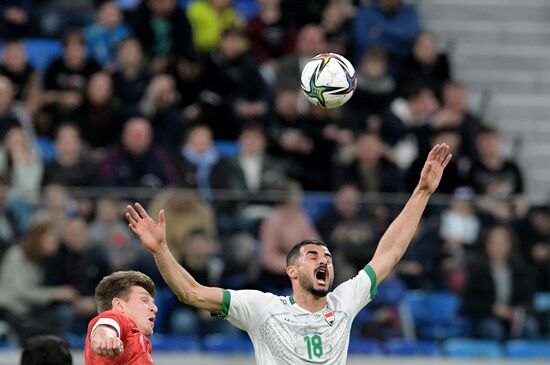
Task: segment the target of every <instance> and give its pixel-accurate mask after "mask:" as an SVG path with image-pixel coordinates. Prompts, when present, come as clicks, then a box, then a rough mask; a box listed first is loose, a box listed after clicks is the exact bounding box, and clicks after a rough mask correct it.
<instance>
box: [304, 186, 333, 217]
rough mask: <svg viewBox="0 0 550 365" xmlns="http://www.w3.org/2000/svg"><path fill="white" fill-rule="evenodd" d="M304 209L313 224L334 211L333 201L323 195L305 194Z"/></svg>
mask: <svg viewBox="0 0 550 365" xmlns="http://www.w3.org/2000/svg"><path fill="white" fill-rule="evenodd" d="M302 209H304V210H305V212H306V214H307V216H308V217H309V219H311V221H312V222H313V223H316V222H317V221H318V220H319V218H321V216H323V215H324V214H325V213H328V212H329V211H330V209H332V201H331V200H330V198H329V197H327V196H326V195H323V194H316V193H304V195H303V197H302Z"/></svg>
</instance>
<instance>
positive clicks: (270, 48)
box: [246, 0, 298, 85]
mask: <svg viewBox="0 0 550 365" xmlns="http://www.w3.org/2000/svg"><path fill="white" fill-rule="evenodd" d="M258 5H259V6H260V11H259V12H258V14H257V15H256V16H255V17H253V18H252V19H251V20H250V21H249V22H248V25H247V28H246V33H247V35H248V38H249V39H250V50H251V52H252V55H253V56H254V57H255V58H256V61H258V63H260V64H261V68H260V69H261V72H262V76H264V78H265V79H266V81H267V82H268V83H269V84H270V85H271V84H273V82H274V78H275V74H276V72H277V68H278V67H279V62H280V60H281V58H282V57H283V56H284V55H286V54H288V53H291V52H292V51H293V50H294V43H295V42H296V35H297V33H298V29H297V27H296V25H294V24H293V23H292V22H291V21H290V19H288V17H285V16H284V14H283V12H282V9H281V0H259V1H258Z"/></svg>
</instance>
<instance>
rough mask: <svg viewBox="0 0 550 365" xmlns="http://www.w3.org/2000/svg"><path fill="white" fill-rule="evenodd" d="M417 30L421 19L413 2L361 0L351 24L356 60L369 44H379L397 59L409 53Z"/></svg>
mask: <svg viewBox="0 0 550 365" xmlns="http://www.w3.org/2000/svg"><path fill="white" fill-rule="evenodd" d="M419 31H420V18H419V16H418V13H417V11H416V7H415V6H414V5H413V4H405V2H404V1H403V0H375V1H362V2H361V4H360V5H359V7H358V9H357V15H356V17H355V23H354V41H355V57H356V59H359V57H361V55H362V54H363V52H364V51H365V50H366V49H368V48H370V47H382V48H383V49H385V50H386V51H388V53H389V54H390V60H392V59H395V58H397V60H399V58H403V57H405V56H407V55H409V54H410V52H411V46H412V44H413V41H414V39H415V37H416V35H417V34H418V32H419ZM390 63H392V64H395V62H390Z"/></svg>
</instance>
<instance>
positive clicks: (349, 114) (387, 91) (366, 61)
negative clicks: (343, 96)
mask: <svg viewBox="0 0 550 365" xmlns="http://www.w3.org/2000/svg"><path fill="white" fill-rule="evenodd" d="M356 75H357V87H356V89H355V92H354V95H353V97H352V98H351V99H350V100H349V101H348V103H347V104H346V106H345V108H346V109H347V110H346V114H345V116H346V118H348V119H350V120H351V121H350V122H348V123H349V124H351V125H352V127H353V129H354V130H356V131H357V130H367V131H369V132H374V131H372V130H369V129H370V127H369V126H368V123H367V120H368V117H369V116H371V115H372V114H380V113H381V112H382V111H384V109H386V108H387V107H388V105H389V103H390V102H391V101H392V99H393V97H394V96H395V95H394V94H395V91H396V82H395V79H394V78H393V77H392V76H391V75H389V73H388V64H387V55H386V52H385V51H384V50H383V49H381V48H369V49H368V50H367V51H366V52H365V54H364V55H363V57H362V58H361V62H360V65H359V67H358V69H357V70H356Z"/></svg>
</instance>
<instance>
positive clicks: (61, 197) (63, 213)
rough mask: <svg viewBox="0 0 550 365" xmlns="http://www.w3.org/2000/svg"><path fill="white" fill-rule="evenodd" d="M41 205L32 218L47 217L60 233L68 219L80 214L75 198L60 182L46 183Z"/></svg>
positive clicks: (59, 233)
mask: <svg viewBox="0 0 550 365" xmlns="http://www.w3.org/2000/svg"><path fill="white" fill-rule="evenodd" d="M40 203H41V205H40V206H39V207H38V209H36V211H35V212H34V214H33V215H32V219H33V220H34V219H47V220H49V221H50V222H51V225H52V226H53V228H54V230H55V232H56V233H57V234H58V235H61V234H62V233H63V229H64V227H65V225H66V222H67V219H68V218H69V217H70V216H73V215H75V214H78V207H77V204H76V201H75V199H73V197H72V196H71V195H70V194H69V192H68V191H67V188H66V187H64V186H63V185H59V184H50V185H46V186H45V187H44V188H43V193H42V200H41V202H40Z"/></svg>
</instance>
